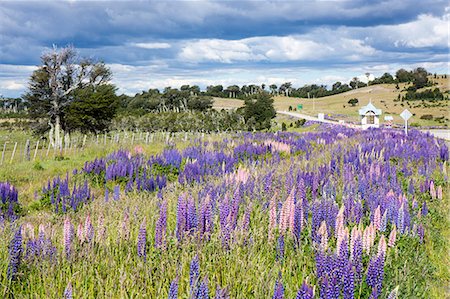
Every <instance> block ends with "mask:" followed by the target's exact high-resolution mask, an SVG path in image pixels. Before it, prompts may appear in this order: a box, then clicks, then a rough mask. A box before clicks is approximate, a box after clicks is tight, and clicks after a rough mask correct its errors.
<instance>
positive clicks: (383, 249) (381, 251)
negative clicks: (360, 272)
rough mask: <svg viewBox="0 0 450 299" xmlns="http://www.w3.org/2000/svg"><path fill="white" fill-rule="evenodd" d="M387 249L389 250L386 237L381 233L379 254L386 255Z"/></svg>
mask: <svg viewBox="0 0 450 299" xmlns="http://www.w3.org/2000/svg"><path fill="white" fill-rule="evenodd" d="M386 250H387V245H386V239H385V237H384V235H381V238H380V242H379V243H378V256H381V255H382V256H383V257H384V256H386Z"/></svg>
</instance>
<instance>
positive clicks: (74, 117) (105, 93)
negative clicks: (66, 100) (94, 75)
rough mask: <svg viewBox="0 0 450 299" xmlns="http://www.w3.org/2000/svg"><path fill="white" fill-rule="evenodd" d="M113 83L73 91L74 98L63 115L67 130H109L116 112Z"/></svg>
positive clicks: (116, 103) (85, 131) (116, 101)
mask: <svg viewBox="0 0 450 299" xmlns="http://www.w3.org/2000/svg"><path fill="white" fill-rule="evenodd" d="M115 90H116V88H115V87H114V86H113V85H106V84H105V85H101V86H99V87H97V88H94V87H93V86H88V87H86V88H83V89H79V90H76V91H75V92H74V97H75V98H76V100H74V101H73V102H72V103H71V104H70V105H69V106H68V108H67V111H66V115H65V123H66V128H67V130H69V131H76V130H77V131H81V132H84V133H87V132H97V133H98V132H103V131H106V130H109V126H110V123H111V120H112V118H113V117H114V116H115V114H116V109H117V106H118V99H117V96H116V94H115Z"/></svg>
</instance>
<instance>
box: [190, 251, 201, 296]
mask: <svg viewBox="0 0 450 299" xmlns="http://www.w3.org/2000/svg"><path fill="white" fill-rule="evenodd" d="M199 276H200V265H199V261H198V256H197V255H196V256H194V258H193V259H192V261H191V265H190V267H189V286H190V287H191V293H192V294H195V292H194V290H195V289H196V286H197V284H198V278H199Z"/></svg>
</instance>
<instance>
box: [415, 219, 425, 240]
mask: <svg viewBox="0 0 450 299" xmlns="http://www.w3.org/2000/svg"><path fill="white" fill-rule="evenodd" d="M424 235H425V229H424V228H423V225H422V224H419V225H418V226H417V236H419V241H420V243H421V244H422V243H423V237H424Z"/></svg>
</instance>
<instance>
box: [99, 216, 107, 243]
mask: <svg viewBox="0 0 450 299" xmlns="http://www.w3.org/2000/svg"><path fill="white" fill-rule="evenodd" d="M97 227H98V229H97V230H98V234H97V242H99V243H102V242H103V241H104V240H105V236H106V227H105V223H104V217H103V214H100V216H99V217H98V220H97Z"/></svg>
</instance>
